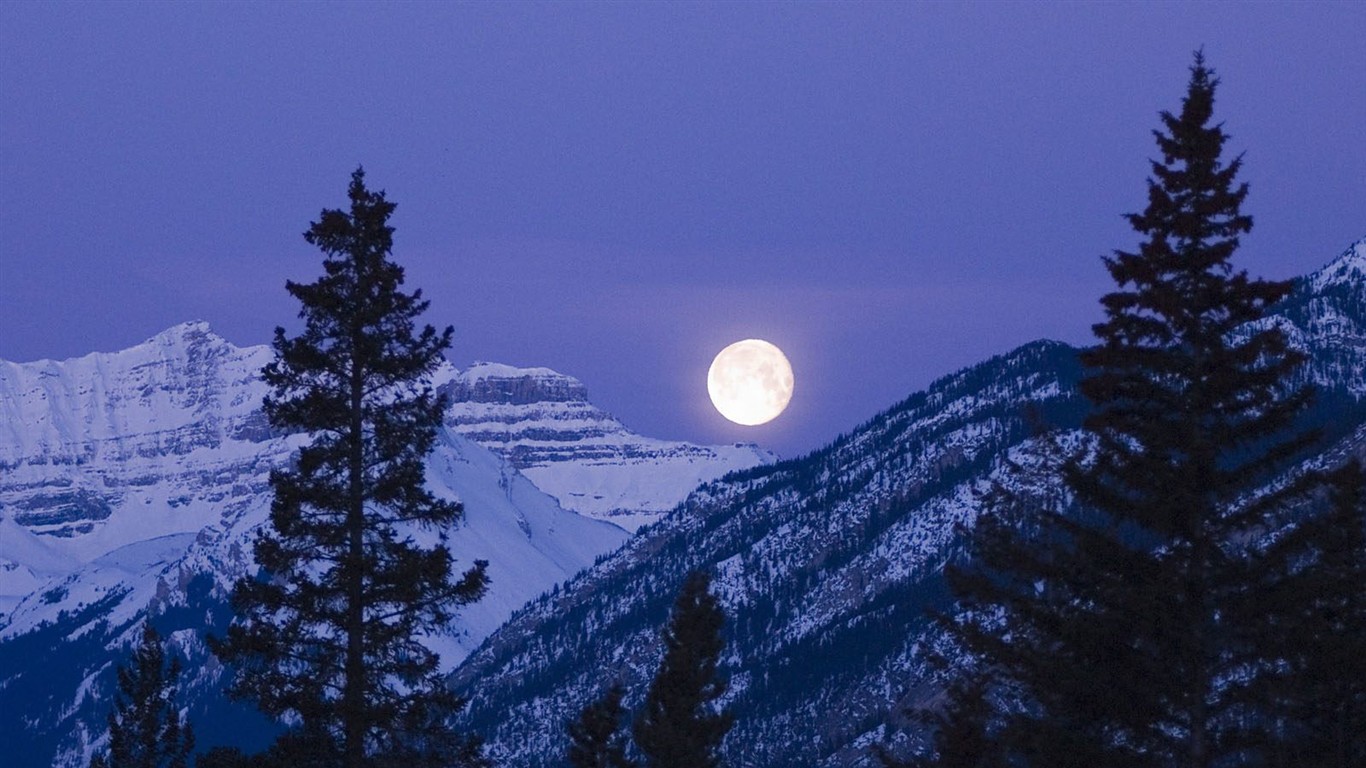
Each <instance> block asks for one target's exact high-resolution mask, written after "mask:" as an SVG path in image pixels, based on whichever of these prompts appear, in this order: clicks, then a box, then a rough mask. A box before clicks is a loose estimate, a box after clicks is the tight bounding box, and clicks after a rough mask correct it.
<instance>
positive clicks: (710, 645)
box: [633, 571, 733, 768]
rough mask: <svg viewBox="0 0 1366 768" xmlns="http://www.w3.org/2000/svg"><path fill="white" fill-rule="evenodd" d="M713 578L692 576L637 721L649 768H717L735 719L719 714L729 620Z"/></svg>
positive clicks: (700, 574)
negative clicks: (725, 630)
mask: <svg viewBox="0 0 1366 768" xmlns="http://www.w3.org/2000/svg"><path fill="white" fill-rule="evenodd" d="M710 589H711V576H710V575H708V574H707V573H706V572H705V571H694V572H692V573H690V574H689V575H688V577H687V579H686V580H685V581H684V582H683V588H682V589H681V590H680V591H679V593H678V598H677V599H676V600H675V601H674V606H673V614H672V615H671V616H670V618H669V625H668V627H667V628H666V629H665V630H664V660H663V661H662V662H661V663H660V666H659V671H658V672H656V673H655V677H654V679H653V680H652V681H651V682H650V690H649V692H648V693H647V694H646V696H645V706H644V709H643V710H642V711H641V712H640V714H639V715H638V716H637V717H636V721H635V725H634V728H633V731H634V733H635V741H636V746H637V747H638V748H639V749H640V751H641V753H642V754H643V755H644V756H645V759H646V765H647V766H648V767H649V768H717V766H720V765H721V764H722V763H721V754H720V752H721V742H722V741H724V740H725V738H726V734H727V733H728V732H729V731H730V727H731V725H732V724H733V718H732V717H731V714H730V713H729V712H727V711H720V712H718V711H716V701H717V699H719V698H720V697H721V696H722V695H724V694H725V692H726V687H727V683H726V681H725V679H724V678H722V677H721V676H720V674H719V672H718V666H719V664H720V661H721V652H722V651H723V650H724V649H725V640H724V639H723V638H722V635H721V630H722V629H723V628H724V626H725V623H726V615H725V613H724V612H723V611H722V610H721V606H720V605H719V604H718V603H717V600H716V597H715V596H713V595H712V594H711V591H710Z"/></svg>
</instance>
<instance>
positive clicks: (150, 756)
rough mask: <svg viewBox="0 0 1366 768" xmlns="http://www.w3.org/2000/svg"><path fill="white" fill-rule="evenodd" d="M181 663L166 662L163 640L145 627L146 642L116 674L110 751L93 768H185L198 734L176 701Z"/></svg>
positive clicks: (98, 758) (175, 659) (143, 636)
mask: <svg viewBox="0 0 1366 768" xmlns="http://www.w3.org/2000/svg"><path fill="white" fill-rule="evenodd" d="M179 677H180V659H177V658H172V659H171V661H170V663H169V664H167V662H166V652H165V649H163V648H162V645H161V637H160V636H159V635H158V634H157V632H156V630H155V629H153V628H152V625H151V624H145V625H143V629H142V642H141V643H140V644H139V645H138V647H137V649H136V650H134V652H133V659H132V661H131V663H130V664H129V665H128V666H125V667H120V668H119V673H118V679H119V693H118V695H117V697H116V698H115V700H114V701H115V703H114V711H113V712H111V713H109V752H108V753H107V754H106V755H101V756H97V757H96V758H95V759H94V760H93V761H92V762H91V768H186V766H187V765H188V758H189V755H190V752H191V751H193V750H194V730H193V729H192V728H191V727H190V725H189V724H188V723H185V722H182V720H181V717H180V708H179V707H177V706H176V703H175V685H176V680H177V679H178V678H179Z"/></svg>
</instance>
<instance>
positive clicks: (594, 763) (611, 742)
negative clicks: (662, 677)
mask: <svg viewBox="0 0 1366 768" xmlns="http://www.w3.org/2000/svg"><path fill="white" fill-rule="evenodd" d="M624 695H625V691H624V690H623V688H622V687H621V684H620V683H616V684H613V685H612V686H611V687H610V688H608V689H607V690H606V691H605V692H603V694H602V696H601V697H599V698H598V699H596V700H594V701H592V702H589V704H588V706H586V707H584V708H583V711H582V712H580V713H579V718H578V719H577V720H574V721H572V722H570V723H569V752H568V755H567V757H568V759H569V764H570V765H571V766H573V768H633V766H635V763H634V762H632V761H631V760H629V759H628V758H627V757H626V743H625V742H626V738H625V737H626V734H625V732H624V731H623V730H622V718H623V717H624V716H625V714H626V710H625V709H624V708H623V707H622V705H621V699H622V697H623V696H624Z"/></svg>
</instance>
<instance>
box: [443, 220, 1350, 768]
mask: <svg viewBox="0 0 1366 768" xmlns="http://www.w3.org/2000/svg"><path fill="white" fill-rule="evenodd" d="M1267 322H1274V323H1278V324H1280V325H1282V327H1284V328H1285V329H1286V331H1287V333H1288V334H1289V336H1290V338H1291V340H1292V341H1293V342H1294V343H1295V344H1296V345H1298V346H1299V347H1300V348H1301V349H1304V350H1305V351H1307V352H1308V353H1309V354H1310V355H1311V359H1310V362H1309V364H1308V365H1307V366H1306V368H1305V369H1304V370H1305V373H1304V376H1305V377H1306V378H1307V379H1309V380H1312V381H1314V382H1315V383H1316V384H1317V385H1318V388H1319V398H1318V404H1317V406H1316V407H1315V410H1314V412H1313V413H1312V414H1310V418H1311V421H1312V422H1314V423H1315V424H1316V425H1319V426H1321V427H1323V428H1324V432H1325V443H1324V445H1323V447H1322V448H1321V451H1322V452H1321V453H1320V454H1319V455H1318V457H1317V458H1316V459H1314V460H1318V461H1324V462H1330V461H1337V460H1341V458H1343V457H1344V456H1346V455H1349V454H1355V455H1358V456H1366V379H1364V378H1363V377H1364V376H1366V240H1363V241H1361V242H1358V243H1356V244H1355V245H1354V246H1353V247H1352V248H1350V249H1348V250H1347V251H1346V252H1345V253H1344V254H1342V255H1341V256H1340V257H1339V258H1337V259H1336V260H1334V261H1333V262H1332V263H1330V264H1329V265H1328V266H1327V267H1325V268H1324V269H1322V270H1320V271H1319V272H1316V273H1315V274H1314V275H1311V276H1310V277H1308V278H1306V279H1303V280H1301V281H1300V282H1299V284H1298V288H1297V290H1296V292H1295V293H1294V295H1292V296H1291V297H1289V298H1288V299H1287V300H1286V301H1284V302H1283V303H1282V304H1280V305H1279V306H1278V307H1277V311H1276V313H1275V314H1274V315H1273V316H1272V317H1269V318H1268V319H1267ZM1080 375H1081V368H1080V366H1079V363H1078V361H1077V350H1076V349H1074V348H1072V347H1070V346H1068V345H1066V344H1061V343H1057V342H1047V341H1041V342H1035V343H1032V344H1027V345H1025V346H1023V347H1021V348H1019V349H1016V350H1014V351H1012V352H1010V353H1008V354H1005V355H1002V356H1000V357H997V358H993V359H991V360H988V361H986V362H984V363H981V364H979V365H976V366H973V367H970V368H967V369H965V370H962V371H959V372H958V373H955V374H952V375H950V376H946V377H944V378H943V379H940V380H939V381H937V382H935V383H934V384H932V385H931V386H930V387H929V388H928V389H927V390H926V391H924V392H920V393H917V394H914V395H912V396H911V397H909V398H908V399H907V400H905V401H903V402H901V403H900V404H898V405H896V406H894V407H892V408H891V409H889V410H887V411H886V412H884V413H882V414H880V415H878V416H877V417H875V418H873V419H872V420H871V421H869V422H868V423H866V424H864V425H862V426H861V427H859V428H858V429H856V430H854V431H852V432H851V433H850V434H848V435H847V436H845V437H842V438H841V439H839V440H837V441H836V442H835V443H833V444H831V445H830V446H829V447H827V448H824V449H822V450H820V451H816V452H814V453H812V454H810V455H809V456H806V457H803V458H800V459H795V460H791V461H784V462H781V463H779V464H776V465H773V466H765V467H759V468H756V469H754V470H750V471H748V472H745V473H740V474H737V475H732V476H730V477H728V478H726V479H723V480H721V481H719V482H716V483H712V484H710V485H708V486H705V487H703V488H701V489H699V490H698V491H697V492H695V493H694V494H693V495H692V496H690V497H689V499H688V500H687V501H686V502H685V503H684V504H683V505H681V506H680V507H679V508H678V509H677V510H675V511H674V512H672V513H671V514H670V515H668V516H666V517H665V518H664V519H663V520H661V521H660V522H659V523H658V524H656V525H655V526H653V527H651V528H649V529H646V530H645V531H643V532H641V533H640V534H639V535H638V536H636V537H635V538H633V539H631V540H630V541H629V542H628V543H627V544H626V546H624V547H623V548H622V549H620V550H618V551H617V552H616V553H614V554H613V555H611V556H610V557H608V558H607V559H605V560H604V561H603V562H601V563H600V564H598V565H597V566H595V567H594V568H593V569H591V570H589V571H587V572H585V573H583V574H581V575H580V576H578V577H577V578H575V579H574V580H572V581H571V582H569V583H568V584H566V585H565V587H564V588H563V589H562V590H560V591H559V592H558V593H557V594H555V595H553V596H549V597H547V598H543V599H541V600H538V601H536V602H535V603H533V604H531V605H530V606H528V607H527V608H525V609H523V610H522V611H519V612H518V613H517V614H516V615H515V616H514V617H513V619H512V620H511V621H509V622H508V624H506V625H505V626H504V627H503V628H501V629H500V630H499V631H498V632H496V633H494V634H493V635H491V636H490V637H489V638H488V639H487V640H486V641H485V643H484V644H483V645H482V646H481V647H480V648H479V649H478V650H477V651H475V652H474V653H473V654H471V655H470V657H469V658H468V659H467V660H466V661H465V662H464V663H463V664H462V666H461V667H460V668H459V669H458V670H456V673H455V674H454V676H453V679H454V682H455V683H456V684H457V685H458V686H460V687H461V688H462V689H464V690H467V691H469V692H471V694H472V699H471V703H470V706H469V708H468V709H467V710H466V713H465V715H464V716H463V720H462V725H463V726H465V727H469V728H472V729H474V730H475V731H476V732H479V733H482V734H483V735H484V736H485V737H486V738H487V739H488V740H489V747H490V750H491V752H492V754H493V755H494V756H495V757H496V758H498V759H500V760H501V761H502V763H503V764H506V765H517V766H552V765H559V764H561V761H562V759H563V755H564V750H565V748H566V736H565V730H564V727H563V723H565V722H566V721H567V720H569V719H571V718H572V717H574V716H575V715H577V713H578V711H579V709H580V708H581V707H582V706H583V705H584V704H585V703H586V702H587V701H589V700H590V699H591V698H593V697H595V696H597V695H598V694H599V693H600V692H601V691H602V689H603V687H604V686H605V685H606V684H607V683H609V682H611V681H613V680H617V681H621V682H623V683H625V684H626V686H627V691H628V694H627V699H626V704H627V706H628V707H638V706H639V704H640V701H641V699H642V698H643V696H644V690H645V684H646V683H647V682H648V679H649V677H650V675H652V674H653V672H654V669H655V667H656V666H657V664H658V660H659V655H660V653H661V651H660V648H659V643H658V632H659V629H660V627H662V626H663V625H664V623H665V621H666V618H667V615H668V609H669V606H670V604H671V602H672V600H673V596H674V594H675V593H676V591H677V589H678V588H679V586H680V584H681V583H682V581H683V579H684V576H685V575H686V574H687V573H688V571H690V570H692V569H694V568H709V569H711V570H712V571H713V572H714V573H715V574H716V582H715V585H716V586H715V589H716V591H717V592H718V594H719V596H720V598H721V601H722V603H723V605H724V607H725V609H726V613H727V616H728V635H729V646H728V656H727V658H726V659H725V661H724V666H725V672H726V673H727V674H728V675H729V676H730V680H731V690H730V693H729V694H728V702H729V705H730V706H731V707H732V711H733V712H734V714H735V715H736V725H735V728H734V730H733V731H732V732H731V734H730V736H729V737H728V739H727V741H726V747H725V751H726V761H727V764H728V765H733V766H737V767H740V768H749V767H753V768H765V767H767V766H798V765H800V766H823V767H829V768H834V767H835V766H841V767H844V766H856V765H857V766H863V765H875V764H876V762H875V761H874V760H873V759H872V755H871V752H870V749H869V748H870V747H871V746H872V745H874V744H880V743H884V742H890V743H893V744H897V743H899V742H900V741H904V740H906V739H907V738H909V737H907V736H906V735H905V734H904V733H903V732H902V731H901V729H903V728H909V729H910V730H912V731H914V730H915V729H916V727H917V726H916V724H915V722H913V721H911V720H910V719H909V718H908V715H907V711H906V708H907V707H908V706H912V705H919V704H924V703H926V702H927V701H930V700H932V698H933V697H934V696H935V695H936V693H937V691H939V690H940V689H939V683H938V681H937V680H935V679H934V677H933V675H932V674H930V673H929V672H928V671H927V669H928V668H927V665H926V664H925V663H924V662H925V659H926V658H927V655H928V654H929V652H930V651H931V650H932V649H933V648H935V647H936V644H937V643H941V642H942V637H941V636H940V635H939V633H938V630H937V629H935V627H933V625H932V624H931V623H930V622H929V621H928V620H927V618H926V614H927V611H928V610H931V609H941V610H942V609H947V608H948V607H949V606H950V598H949V594H948V591H947V588H946V585H945V584H944V581H943V578H942V569H943V566H944V564H945V563H946V562H947V561H948V560H949V559H950V558H951V557H954V556H955V555H956V554H957V553H960V552H961V551H962V545H963V539H962V533H961V529H960V526H967V527H970V526H971V525H972V524H973V523H974V522H975V520H976V517H977V513H978V509H979V506H980V504H979V500H980V494H981V492H982V491H983V490H984V489H985V488H986V487H988V484H989V483H990V482H992V481H999V482H1004V483H1007V484H1014V485H1015V486H1016V489H1017V491H1019V492H1021V493H1034V494H1040V495H1049V494H1059V493H1063V492H1064V491H1063V489H1061V488H1059V487H1056V486H1055V485H1051V484H1048V483H1047V482H1045V483H1043V484H1039V485H1036V486H1031V485H1022V484H1021V483H1022V482H1023V480H1024V479H1027V478H1028V476H1027V475H1024V476H1021V475H1019V474H1016V473H1008V472H1006V471H1004V470H1003V467H1005V466H1006V463H1005V459H1006V458H1007V457H1009V458H1010V460H1011V461H1013V462H1015V463H1023V464H1027V463H1028V462H1031V461H1036V460H1037V457H1036V455H1035V454H1033V453H1031V435H1032V434H1033V433H1034V425H1036V424H1038V423H1040V422H1042V423H1045V424H1050V425H1053V426H1056V427H1062V428H1064V429H1066V428H1075V427H1077V426H1078V425H1079V424H1080V422H1081V418H1082V416H1083V415H1084V413H1085V410H1086V404H1085V401H1084V399H1083V398H1081V397H1080V396H1079V394H1078V393H1077V390H1076V384H1077V381H1078V379H1079V377H1080ZM1065 434H1067V433H1065ZM1070 434H1071V435H1072V436H1073V437H1075V435H1076V433H1070ZM1065 439H1066V438H1065ZM1030 482H1031V483H1033V482H1034V481H1030ZM548 724H549V725H550V726H552V727H547V725H548Z"/></svg>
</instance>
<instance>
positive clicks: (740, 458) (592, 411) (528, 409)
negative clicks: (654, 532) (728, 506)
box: [445, 363, 776, 532]
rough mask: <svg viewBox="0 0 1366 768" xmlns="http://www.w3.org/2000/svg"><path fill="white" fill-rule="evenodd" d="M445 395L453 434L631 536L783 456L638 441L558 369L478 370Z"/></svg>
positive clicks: (743, 447)
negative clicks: (715, 486) (702, 492)
mask: <svg viewBox="0 0 1366 768" xmlns="http://www.w3.org/2000/svg"><path fill="white" fill-rule="evenodd" d="M445 390H446V392H448V393H449V394H450V396H451V400H452V406H451V410H450V414H449V416H448V417H447V421H446V423H447V426H448V427H450V428H451V429H452V430H454V431H456V432H459V433H461V434H463V435H465V436H466V437H469V438H470V439H472V440H474V441H475V442H478V443H479V444H480V445H483V446H484V447H486V448H488V449H490V450H492V451H493V452H495V453H498V454H500V455H502V456H504V457H505V458H507V459H508V460H509V461H511V462H512V465H513V466H515V467H516V468H517V469H518V470H519V471H521V473H522V474H524V475H526V476H527V477H528V478H530V479H531V481H532V482H533V483H535V484H536V485H537V487H539V488H540V489H541V490H543V491H545V492H546V493H549V494H550V495H552V496H554V497H555V498H557V499H559V501H560V505H561V506H563V507H564V508H565V509H572V510H574V511H575V512H578V513H580V514H584V515H588V516H589V517H596V518H598V519H602V520H610V521H611V522H613V523H616V524H617V525H620V526H621V527H623V528H625V529H627V530H629V531H632V532H634V531H635V530H637V529H638V528H640V526H642V525H645V524H647V523H651V522H654V521H655V520H657V519H659V517H660V516H661V515H663V514H664V513H665V512H667V511H669V510H670V509H672V508H673V507H674V506H675V505H677V504H678V502H680V501H682V500H683V498H684V497H686V496H687V495H688V493H689V492H690V491H692V490H693V489H694V488H696V487H697V486H699V485H701V484H702V483H704V482H709V481H711V480H715V479H717V478H719V477H721V476H722V475H724V474H726V473H727V472H732V471H734V470H737V469H748V468H750V467H753V466H755V465H758V464H767V463H771V462H773V461H774V460H775V458H776V457H775V456H774V455H773V454H772V453H770V452H768V451H765V450H762V449H760V448H759V447H758V446H755V445H747V444H737V445H726V446H709V445H694V444H692V443H684V442H678V441H672V440H658V439H655V438H650V437H643V436H641V435H638V434H635V433H634V432H631V431H630V430H629V429H627V428H626V427H625V426H624V425H623V424H622V423H621V422H619V421H617V420H616V419H614V418H613V417H612V416H611V415H609V414H608V413H606V412H605V411H603V410H602V409H600V408H598V407H597V406H595V405H593V404H592V403H590V402H589V401H588V390H587V388H586V387H584V385H583V384H582V383H581V382H579V381H578V380H577V379H574V378H571V377H569V376H565V375H563V374H560V373H556V372H555V371H552V370H550V369H549V368H513V367H511V366H506V365H499V364H496V363H476V364H475V365H473V366H471V367H470V368H469V369H468V370H465V371H462V372H460V373H459V374H457V375H456V376H455V377H454V378H453V379H452V380H451V381H450V383H449V384H447V385H446V386H445Z"/></svg>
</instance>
